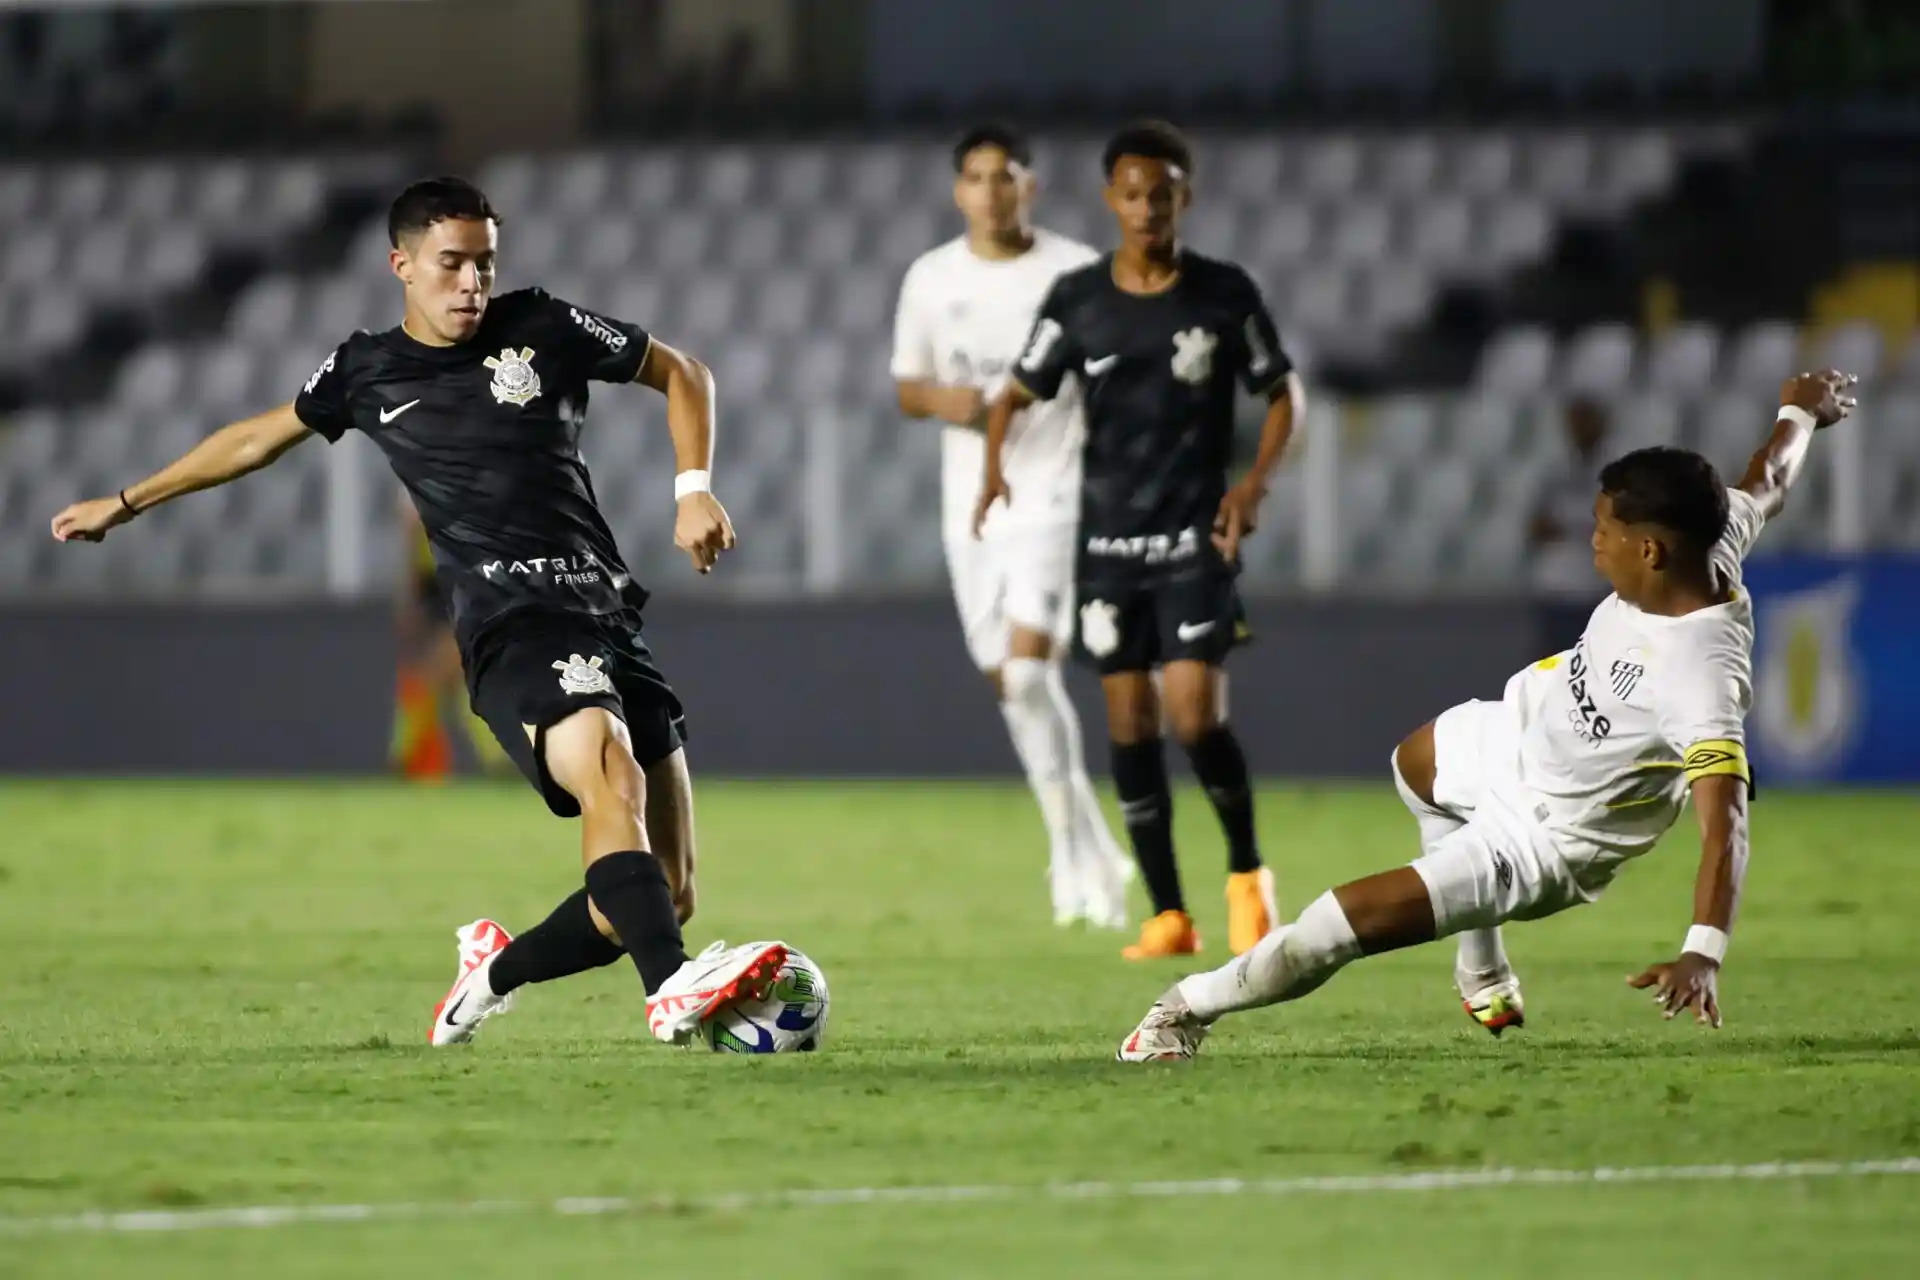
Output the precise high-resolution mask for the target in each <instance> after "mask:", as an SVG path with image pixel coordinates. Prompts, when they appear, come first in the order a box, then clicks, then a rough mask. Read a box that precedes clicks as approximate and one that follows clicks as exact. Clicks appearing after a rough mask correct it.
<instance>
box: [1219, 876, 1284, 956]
mask: <svg viewBox="0 0 1920 1280" xmlns="http://www.w3.org/2000/svg"><path fill="white" fill-rule="evenodd" d="M1279 923H1280V908H1279V907H1278V906H1276V905H1274V901H1273V872H1271V871H1269V870H1267V868H1265V867H1261V868H1259V869H1258V870H1256V871H1234V872H1230V873H1229V874H1228V876H1227V946H1228V947H1229V948H1230V949H1231V950H1232V951H1233V954H1235V955H1237V956H1243V955H1245V954H1247V952H1249V951H1251V950H1253V948H1254V945H1255V944H1256V943H1258V942H1259V941H1260V939H1262V938H1264V937H1266V936H1267V935H1268V934H1269V933H1272V932H1273V930H1274V927H1275V926H1276V925H1278V924H1279Z"/></svg>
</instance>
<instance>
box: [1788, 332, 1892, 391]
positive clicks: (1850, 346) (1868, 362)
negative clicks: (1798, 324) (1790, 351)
mask: <svg viewBox="0 0 1920 1280" xmlns="http://www.w3.org/2000/svg"><path fill="white" fill-rule="evenodd" d="M1885 351H1886V345H1885V340H1884V339H1883V338H1882V337H1881V333H1880V329H1879V326H1877V325H1873V324H1869V323H1867V322H1865V321H1859V320H1856V321H1853V322H1851V323H1848V324H1841V325H1836V326H1834V327H1833V328H1832V329H1830V330H1828V331H1827V332H1826V333H1825V334H1822V335H1821V336H1820V337H1818V338H1816V339H1815V340H1814V341H1813V343H1812V344H1811V346H1810V347H1809V349H1808V351H1807V363H1808V364H1809V365H1810V366H1812V367H1814V368H1820V369H1840V370H1843V371H1845V372H1847V373H1851V374H1857V375H1858V376H1859V378H1860V380H1861V381H1862V382H1873V381H1876V380H1877V379H1878V376H1879V374H1880V370H1881V367H1882V365H1883V364H1884V360H1883V356H1884V355H1885ZM1792 372H1798V370H1793V371H1792ZM1783 376H1784V375H1783Z"/></svg>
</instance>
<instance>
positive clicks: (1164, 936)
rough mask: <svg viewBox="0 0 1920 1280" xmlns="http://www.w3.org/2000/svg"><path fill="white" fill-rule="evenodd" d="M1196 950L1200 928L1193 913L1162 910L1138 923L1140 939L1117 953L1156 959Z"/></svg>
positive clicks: (1198, 947) (1136, 958)
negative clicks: (1191, 914)
mask: <svg viewBox="0 0 1920 1280" xmlns="http://www.w3.org/2000/svg"><path fill="white" fill-rule="evenodd" d="M1199 950H1200V931H1199V930H1197V929H1195V928H1194V927H1193V917H1192V916H1190V915H1188V914H1187V913H1186V912H1184V911H1162V912H1161V913H1160V914H1159V915H1157V916H1155V917H1153V919H1151V920H1149V921H1147V922H1146V923H1145V924H1143V925H1141V926H1140V941H1138V942H1136V943H1134V944H1133V945H1132V946H1130V947H1128V948H1126V949H1125V950H1124V951H1122V952H1121V953H1120V954H1121V955H1122V956H1125V957H1126V958H1127V959H1129V960H1158V959H1161V958H1163V957H1165V956H1190V955H1196V954H1198V952H1199Z"/></svg>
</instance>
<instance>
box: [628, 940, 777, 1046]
mask: <svg viewBox="0 0 1920 1280" xmlns="http://www.w3.org/2000/svg"><path fill="white" fill-rule="evenodd" d="M786 962H787V947H786V944H785V943H780V942H747V943H743V944H741V945H740V946H737V947H729V946H727V944H726V943H724V942H715V943H713V944H712V945H711V946H709V947H708V948H707V949H706V950H705V951H702V952H701V953H700V954H699V955H697V956H695V957H694V958H693V959H691V960H689V961H687V962H686V963H685V964H683V965H681V966H680V967H679V968H678V969H676V970H675V971H674V974H673V976H672V977H671V978H668V979H667V980H666V981H665V982H663V983H661V984H660V989H659V990H658V991H656V992H654V993H653V994H652V995H650V996H648V997H647V1029H648V1030H649V1031H651V1032H653V1036H654V1039H656V1040H663V1041H665V1042H666V1043H668V1044H687V1043H689V1042H690V1041H692V1039H693V1038H694V1036H695V1035H696V1034H697V1033H698V1032H699V1030H700V1024H701V1023H703V1022H705V1021H706V1020H707V1019H709V1018H711V1017H713V1015H714V1014H716V1013H718V1012H719V1011H720V1010H721V1009H723V1008H725V1007H726V1006H727V1005H728V1004H731V1003H732V1002H733V1001H736V1000H765V999H766V998H767V995H768V993H769V992H770V991H771V990H772V989H773V983H774V979H775V978H777V977H778V976H779V974H780V966H781V965H784V964H785V963H786Z"/></svg>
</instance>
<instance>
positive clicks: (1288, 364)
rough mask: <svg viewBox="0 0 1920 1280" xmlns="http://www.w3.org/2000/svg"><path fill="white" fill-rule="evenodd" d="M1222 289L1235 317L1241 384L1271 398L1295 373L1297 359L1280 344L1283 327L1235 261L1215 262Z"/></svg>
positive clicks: (1234, 344) (1236, 362)
mask: <svg viewBox="0 0 1920 1280" xmlns="http://www.w3.org/2000/svg"><path fill="white" fill-rule="evenodd" d="M1210 265H1211V266H1212V268H1213V270H1214V271H1215V272H1217V277H1218V281H1219V284H1218V288H1219V289H1220V292H1221V295H1222V298H1223V300H1224V301H1225V302H1226V304H1227V306H1228V308H1229V310H1230V312H1231V314H1232V315H1233V317H1234V323H1235V326H1236V330H1237V331H1236V332H1235V334H1234V335H1233V342H1232V350H1233V355H1234V366H1235V371H1236V372H1237V373H1238V374H1239V375H1240V385H1241V386H1243V387H1245V388H1246V389H1247V392H1248V394H1250V395H1256V396H1264V395H1271V394H1272V393H1273V391H1274V388H1276V387H1278V386H1279V385H1280V384H1281V382H1282V381H1284V380H1285V378H1286V376H1287V375H1288V374H1289V373H1292V372H1293V358H1292V357H1291V356H1289V355H1288V354H1287V349H1286V347H1285V346H1284V345H1283V344H1282V343H1281V341H1280V329H1279V326H1277V325H1275V324H1274V322H1273V312H1272V311H1271V310H1270V309H1269V308H1268V306H1267V300H1266V297H1265V296H1264V295H1263V294H1262V293H1261V292H1260V286H1259V284H1258V283H1256V282H1255V280H1254V278H1253V277H1252V276H1251V275H1248V274H1247V271H1246V268H1244V267H1242V266H1240V265H1238V264H1237V263H1232V262H1219V261H1211V260H1210Z"/></svg>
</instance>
